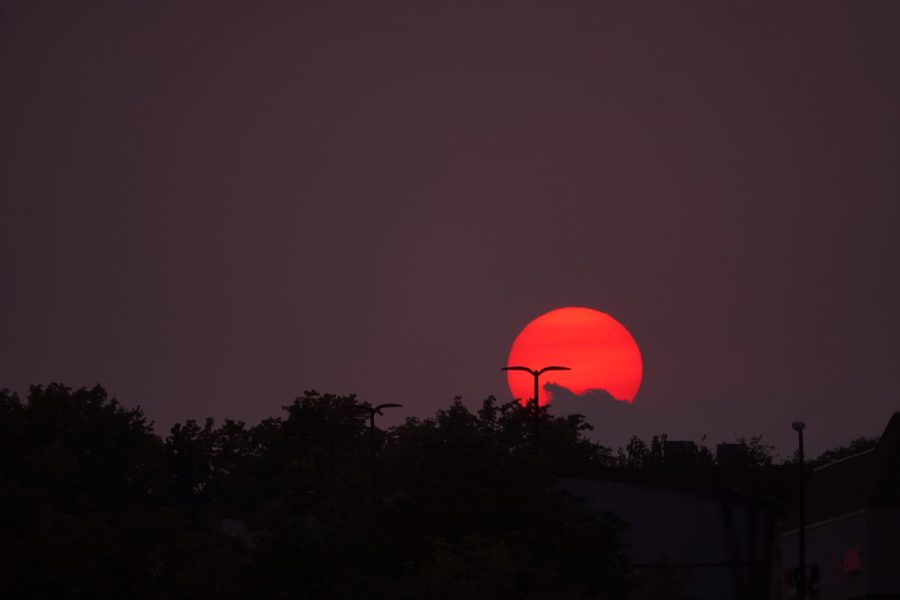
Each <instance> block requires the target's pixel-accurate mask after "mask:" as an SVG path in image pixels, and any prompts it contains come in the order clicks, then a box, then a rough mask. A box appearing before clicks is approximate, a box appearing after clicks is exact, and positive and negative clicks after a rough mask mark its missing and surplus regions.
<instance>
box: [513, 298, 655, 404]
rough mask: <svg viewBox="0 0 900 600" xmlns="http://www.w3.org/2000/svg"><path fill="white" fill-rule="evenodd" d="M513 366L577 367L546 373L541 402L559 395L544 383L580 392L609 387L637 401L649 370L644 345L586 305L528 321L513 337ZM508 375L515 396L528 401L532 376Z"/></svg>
mask: <svg viewBox="0 0 900 600" xmlns="http://www.w3.org/2000/svg"><path fill="white" fill-rule="evenodd" d="M507 365H508V366H514V365H522V366H526V367H529V368H532V369H542V368H544V367H546V366H548V365H561V366H565V367H569V368H570V369H571V371H551V372H548V373H546V374H544V375H543V376H542V377H541V380H540V384H541V389H540V392H539V397H540V403H541V405H545V404H547V403H548V402H549V401H551V400H552V399H553V398H552V395H551V396H548V392H547V390H546V389H545V387H544V386H546V385H547V384H548V383H552V384H557V385H560V386H562V387H564V388H566V389H568V390H569V391H571V392H572V393H573V394H576V395H584V394H586V393H589V392H592V391H600V390H603V391H606V392H608V393H609V394H610V395H612V396H613V397H614V398H615V399H616V400H621V401H625V402H633V401H634V397H635V395H636V394H637V391H638V388H639V387H640V385H641V377H642V374H643V364H642V361H641V353H640V350H639V349H638V346H637V343H636V342H635V341H634V338H633V337H632V336H631V334H630V333H629V332H628V330H627V329H625V327H624V326H623V325H622V324H621V323H619V322H618V321H616V320H615V319H613V318H612V317H610V316H609V315H607V314H605V313H602V312H600V311H597V310H593V309H590V308H581V307H568V308H559V309H556V310H552V311H550V312H548V313H546V314H544V315H541V316H540V317H538V318H536V319H535V320H533V321H532V322H531V323H529V324H528V325H527V326H525V328H524V329H523V330H522V331H521V333H519V335H518V336H517V337H516V339H515V341H514V342H513V345H512V349H511V350H510V352H509V359H508V360H507ZM507 380H508V382H509V389H510V392H512V395H513V397H514V398H517V399H519V401H520V402H523V403H525V402H528V401H529V400H530V399H531V397H532V395H533V394H534V391H533V390H534V379H533V377H532V376H531V375H529V374H528V373H524V372H521V371H508V372H507Z"/></svg>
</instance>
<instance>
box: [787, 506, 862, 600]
mask: <svg viewBox="0 0 900 600" xmlns="http://www.w3.org/2000/svg"><path fill="white" fill-rule="evenodd" d="M866 531H867V515H866V513H865V511H857V512H854V513H850V514H848V515H844V516H842V517H838V518H835V519H829V520H826V521H823V522H821V523H813V524H810V525H809V526H807V528H806V563H807V564H808V565H813V564H817V565H819V578H820V583H819V599H820V600H848V599H849V598H856V597H862V596H864V595H865V594H866V593H867V590H868V583H867V579H868V577H869V574H870V572H871V568H870V565H868V564H867V563H868V558H869V554H870V553H869V549H868V545H867V544H868V539H867V535H866ZM797 539H798V538H797V530H796V529H794V530H792V531H788V532H787V533H785V534H784V535H783V536H782V546H781V557H782V565H781V566H782V573H783V572H784V571H785V570H787V569H792V568H795V567H796V566H797V565H798V554H797V553H798V547H797ZM854 549H856V550H859V551H860V552H862V554H863V556H864V561H865V562H864V565H863V569H862V570H861V571H859V572H856V573H849V574H848V573H845V572H844V553H845V552H846V551H848V550H854ZM790 597H791V596H790V593H789V589H788V588H786V587H785V588H784V594H783V595H782V598H790Z"/></svg>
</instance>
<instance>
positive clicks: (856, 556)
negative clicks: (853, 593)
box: [844, 548, 862, 573]
mask: <svg viewBox="0 0 900 600" xmlns="http://www.w3.org/2000/svg"><path fill="white" fill-rule="evenodd" d="M861 554H862V553H861V552H860V551H859V549H858V548H851V549H850V550H845V551H844V573H856V572H857V571H861V570H862V560H861V558H862V557H861V556H860V555H861Z"/></svg>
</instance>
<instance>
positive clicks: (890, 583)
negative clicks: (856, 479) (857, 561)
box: [864, 508, 900, 598]
mask: <svg viewBox="0 0 900 600" xmlns="http://www.w3.org/2000/svg"><path fill="white" fill-rule="evenodd" d="M866 536H867V538H868V542H869V548H868V550H869V551H868V553H867V554H866V556H865V557H864V568H865V569H866V571H867V573H868V574H867V584H868V592H869V593H870V594H886V595H889V594H893V595H896V596H897V597H898V598H900V509H896V508H893V509H880V510H879V509H873V510H869V511H867V513H866Z"/></svg>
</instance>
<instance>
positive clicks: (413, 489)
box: [0, 384, 870, 599]
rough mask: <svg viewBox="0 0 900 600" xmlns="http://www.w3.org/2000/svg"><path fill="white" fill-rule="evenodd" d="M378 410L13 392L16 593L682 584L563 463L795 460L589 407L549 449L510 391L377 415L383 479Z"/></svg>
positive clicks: (1, 521)
mask: <svg viewBox="0 0 900 600" xmlns="http://www.w3.org/2000/svg"><path fill="white" fill-rule="evenodd" d="M370 409H371V406H370V405H368V404H366V403H361V402H359V401H358V400H357V399H356V398H355V397H353V396H335V395H331V394H319V393H317V392H315V391H309V392H306V393H305V394H304V395H303V396H301V397H299V398H297V399H296V400H294V402H293V403H291V404H290V405H288V406H285V407H284V410H285V412H284V416H283V417H280V418H270V419H266V420H264V421H262V422H260V423H259V424H257V425H255V426H248V425H246V424H244V423H242V422H236V421H225V422H224V423H222V424H221V425H218V426H217V425H216V424H215V423H214V422H213V421H212V420H211V419H207V420H205V421H203V422H202V423H200V422H195V421H186V422H184V423H179V424H176V425H175V426H174V427H172V428H171V430H170V432H169V435H168V436H167V437H166V438H165V439H164V440H161V439H160V438H159V437H157V436H156V435H155V434H154V433H153V431H152V426H151V424H150V423H148V422H147V420H146V418H145V417H144V414H143V413H142V411H141V410H140V409H126V408H124V407H123V406H121V405H120V404H118V403H117V402H116V400H114V399H111V398H109V397H108V396H107V394H106V392H105V391H104V390H103V389H102V388H100V387H95V388H93V389H80V390H75V391H73V390H71V389H69V388H67V387H65V386H62V385H58V384H53V385H49V386H46V387H41V386H35V387H32V388H31V390H30V392H29V394H28V398H27V401H25V402H22V401H21V400H20V399H19V398H18V397H17V396H15V395H14V394H11V393H9V392H7V391H0V536H2V539H3V542H4V543H3V544H0V589H2V590H3V596H4V597H10V598H54V597H70V598H126V597H127V598H201V599H202V598H388V597H389V598H400V599H403V598H410V599H412V598H422V597H429V598H451V597H453V598H455V597H459V596H464V597H466V596H467V597H472V598H559V597H566V598H624V597H626V596H627V595H628V594H629V590H633V589H635V588H636V587H640V588H641V589H643V593H644V594H645V595H647V594H650V595H651V596H652V595H653V594H656V596H658V597H664V596H665V594H666V593H672V594H676V596H677V594H681V591H678V590H681V589H682V588H684V586H685V585H686V583H685V581H683V574H681V573H679V572H676V571H671V570H665V569H662V570H660V571H659V572H656V571H654V572H652V573H651V572H646V573H642V574H639V575H637V576H634V575H633V574H631V573H629V568H628V561H627V556H626V554H627V549H626V548H625V547H624V546H623V544H622V541H621V533H622V531H623V527H625V526H626V525H625V524H623V523H621V522H620V521H619V520H618V519H617V518H616V517H614V516H613V515H608V514H597V513H593V512H591V511H589V510H587V509H586V508H585V507H584V506H583V505H582V504H581V503H580V502H579V501H577V500H575V499H573V498H571V497H569V496H567V495H566V494H564V493H562V492H561V491H559V489H558V487H557V483H556V482H557V481H558V479H559V478H560V477H565V476H576V477H579V476H595V475H598V474H604V473H605V474H609V473H611V472H617V473H621V474H626V475H627V474H628V473H635V474H638V476H641V477H644V476H652V477H669V478H671V479H673V480H674V479H684V478H695V479H696V478H702V479H704V480H705V481H706V482H709V483H711V484H715V485H721V486H727V487H733V488H744V489H750V490H752V491H754V492H759V493H767V494H770V495H777V494H778V493H779V485H780V483H779V482H780V481H781V479H780V478H781V474H780V471H779V469H780V468H781V467H780V466H778V465H773V459H772V455H771V452H770V449H769V448H768V447H766V446H764V445H762V443H761V441H760V439H759V438H758V437H756V438H750V439H749V440H747V439H741V440H739V441H738V444H737V445H734V446H733V447H732V448H731V454H730V455H729V456H730V458H729V459H728V461H726V462H727V464H726V462H722V461H719V462H718V463H717V461H716V459H715V458H714V456H713V454H712V452H711V451H710V450H709V449H708V448H706V446H705V445H703V444H701V445H699V446H695V445H693V444H688V445H681V446H678V449H679V451H678V453H677V454H676V453H674V451H673V448H675V446H671V445H670V446H667V445H666V441H667V440H666V437H665V436H664V435H660V436H654V437H653V438H652V440H651V441H650V442H649V443H645V442H644V441H642V440H640V439H639V438H637V437H635V438H632V440H631V441H630V442H629V443H628V444H627V446H626V447H625V448H622V449H620V450H619V452H618V454H617V455H616V456H613V455H612V453H611V452H610V451H609V449H608V448H605V447H603V446H601V445H598V444H596V443H594V442H591V441H590V440H589V439H588V438H587V437H586V436H585V432H586V431H588V430H589V429H590V425H589V424H588V423H586V422H585V420H584V418H583V417H581V416H579V415H567V416H561V417H556V416H552V415H550V414H548V413H547V412H546V411H545V410H543V409H542V413H541V415H540V419H541V428H542V430H541V431H542V451H541V455H540V456H537V455H536V454H535V451H534V447H533V436H532V431H533V426H534V413H533V412H532V411H531V409H530V408H524V407H522V406H520V405H519V404H518V403H515V402H511V403H506V404H499V403H497V401H496V400H494V399H493V398H488V399H487V400H485V401H484V402H483V404H482V406H481V407H480V409H479V410H477V411H475V412H472V411H470V410H469V409H468V408H467V407H466V406H465V405H463V403H462V402H461V401H460V400H459V399H458V398H457V399H455V400H454V401H453V402H452V403H451V404H450V405H449V406H448V407H447V408H446V409H444V410H441V411H438V413H437V414H436V415H435V416H434V417H432V418H428V419H415V418H410V419H407V420H406V421H405V422H404V423H403V424H402V425H399V426H397V427H393V428H391V429H388V430H381V429H376V430H375V432H374V433H375V437H374V442H375V448H376V450H377V453H376V461H375V463H374V465H375V468H376V470H375V478H374V481H375V484H376V486H375V488H374V489H373V488H372V483H371V482H372V478H371V472H370V468H371V467H372V463H371V462H370V458H371V455H370V450H371V444H370V442H371V440H372V438H370V433H371V432H370V429H369V414H370ZM869 445H870V441H868V440H856V441H854V442H852V443H851V445H850V447H848V448H839V449H836V450H834V451H832V453H831V454H829V453H826V454H825V455H823V457H821V458H820V460H825V459H826V458H827V459H829V460H833V459H834V458H837V457H840V456H843V455H845V454H847V453H852V452H856V451H860V450H861V449H865V448H867V447H869ZM666 448H669V450H668V453H667V451H666ZM226 530H227V531H228V532H227V533H226ZM676 596H672V597H676ZM678 597H680V596H678Z"/></svg>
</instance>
